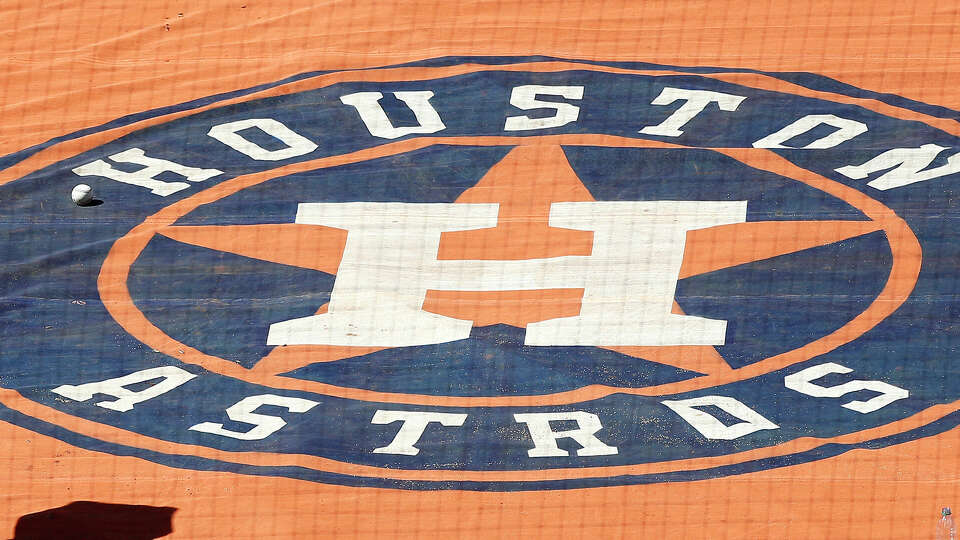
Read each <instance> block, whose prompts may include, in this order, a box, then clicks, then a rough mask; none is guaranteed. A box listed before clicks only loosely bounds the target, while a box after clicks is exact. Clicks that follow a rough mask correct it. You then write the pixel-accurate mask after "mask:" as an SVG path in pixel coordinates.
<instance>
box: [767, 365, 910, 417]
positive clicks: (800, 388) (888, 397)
mask: <svg viewBox="0 0 960 540" xmlns="http://www.w3.org/2000/svg"><path fill="white" fill-rule="evenodd" d="M851 371H853V370H852V369H850V368H848V367H845V366H841V365H840V364H834V363H833V362H828V363H826V364H820V365H818V366H813V367H808V368H807V369H804V370H802V371H798V372H797V373H794V374H793V375H787V376H786V377H784V378H783V384H784V385H785V386H786V387H787V388H789V389H791V390H796V391H797V392H800V393H801V394H806V395H808V396H813V397H826V398H838V397H840V396H843V395H845V394H849V393H850V392H857V391H860V390H872V391H874V392H879V393H880V395H879V396H875V397H873V398H871V399H869V400H867V401H851V402H849V403H844V404H843V405H841V407H845V408H847V409H850V410H852V411H857V412H858V413H863V414H867V413H871V412H873V411H876V410H878V409H881V408H883V407H886V406H887V405H889V404H891V403H893V402H894V401H897V400H898V399H904V398H906V397H908V396H909V395H910V392H908V391H907V390H904V389H903V388H899V387H896V386H893V385H892V384H887V383H885V382H882V381H862V380H855V381H849V382H845V383H843V384H838V385H837V386H829V387H826V386H820V385H817V384H813V382H811V381H814V380H816V379H819V378H820V377H823V376H824V375H827V374H830V373H850V372H851Z"/></svg>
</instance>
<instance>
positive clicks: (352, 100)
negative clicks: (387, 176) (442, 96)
mask: <svg viewBox="0 0 960 540" xmlns="http://www.w3.org/2000/svg"><path fill="white" fill-rule="evenodd" d="M393 95H394V96H395V97H396V98H397V99H399V100H400V101H402V102H404V103H406V104H407V107H410V110H411V111H413V114H414V116H415V117H416V119H417V124H418V125H416V126H410V127H394V126H393V123H392V122H390V119H389V118H387V113H386V112H384V110H383V106H382V105H380V100H381V99H383V94H381V93H380V92H357V93H355V94H347V95H345V96H341V97H340V101H341V102H343V103H344V104H345V105H350V106H352V107H354V108H356V109H357V112H358V113H360V120H363V124H364V125H365V126H367V131H369V132H370V134H371V135H373V136H374V137H380V138H383V139H396V138H398V137H403V136H404V135H410V134H412V133H436V132H438V131H441V130H443V129H445V128H446V126H444V125H443V121H442V120H440V115H439V114H437V110H436V109H434V108H433V105H431V104H430V98H432V97H433V92H431V91H429V90H426V91H421V92H394V93H393Z"/></svg>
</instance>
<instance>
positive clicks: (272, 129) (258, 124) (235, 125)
mask: <svg viewBox="0 0 960 540" xmlns="http://www.w3.org/2000/svg"><path fill="white" fill-rule="evenodd" d="M250 128H257V129H259V130H260V131H262V132H264V133H266V134H267V135H270V136H271V137H273V138H274V139H277V140H278V141H280V142H282V143H283V144H285V145H287V147H286V148H282V149H280V150H267V149H266V148H264V147H262V146H260V145H259V144H257V143H255V142H252V141H249V140H247V139H246V138H245V137H244V136H243V135H240V133H239V132H240V131H243V130H245V129H250ZM207 135H209V136H211V137H213V138H214V139H216V140H218V141H220V142H222V143H223V144H225V145H227V146H229V147H230V148H233V149H234V150H236V151H237V152H240V153H241V154H245V155H247V156H249V157H252V158H253V159H256V160H259V161H280V160H282V159H290V158H292V157H297V156H302V155H304V154H309V153H310V152H313V151H314V150H316V149H317V145H316V144H314V143H313V142H312V141H310V140H309V139H307V138H306V137H303V136H302V135H300V134H298V133H296V132H294V131H293V130H291V129H290V128H288V127H287V126H285V125H283V124H282V123H280V122H278V121H276V120H274V119H272V118H250V119H247V120H238V121H236V122H228V123H226V124H219V125H216V126H213V127H212V128H210V131H208V132H207Z"/></svg>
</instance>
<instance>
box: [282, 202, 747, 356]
mask: <svg viewBox="0 0 960 540" xmlns="http://www.w3.org/2000/svg"><path fill="white" fill-rule="evenodd" d="M746 209H747V203H746V201H732V202H721V201H595V202H560V203H554V204H553V205H551V207H550V220H549V223H550V226H551V227H562V228H568V229H578V230H585V231H593V233H594V234H593V250H592V253H591V254H590V255H589V256H564V257H550V258H543V259H527V260H508V261H493V260H437V253H438V250H439V246H440V235H441V233H443V232H445V231H464V230H472V229H484V228H490V227H495V226H496V225H497V214H498V210H499V205H497V204H464V203H452V204H450V203H422V204H421V203H370V202H354V203H303V204H300V206H299V209H298V212H297V218H296V222H297V223H303V224H312V225H324V226H327V227H336V228H340V229H346V230H347V231H348V234H347V241H346V245H345V247H344V251H343V258H342V260H341V262H340V267H339V269H338V270H337V277H336V281H335V282H334V286H333V291H332V292H331V294H330V302H329V304H328V306H327V307H328V309H327V312H326V313H323V314H319V315H312V316H309V317H302V318H299V319H291V320H288V321H283V322H278V323H275V324H272V325H271V326H270V332H269V335H268V337H267V344H268V345H346V346H366V347H404V346H414V345H428V344H434V343H445V342H449V341H455V340H459V339H465V338H467V337H469V336H470V329H471V328H472V327H473V321H469V320H461V319H454V318H451V317H445V316H443V315H438V314H435V313H430V312H427V311H424V310H423V302H424V299H425V297H426V294H427V290H428V289H433V290H446V291H514V290H535V289H558V288H582V289H584V293H583V299H582V301H581V308H580V314H579V315H577V316H574V317H564V318H558V319H550V320H546V321H541V322H535V323H530V324H528V325H527V330H526V338H525V341H524V343H525V344H526V345H540V346H551V345H568V346H573V345H590V346H658V345H722V344H723V343H724V337H725V332H726V321H723V320H715V319H707V318H704V317H694V316H688V315H678V314H674V313H671V311H672V308H673V300H674V295H675V293H676V287H677V280H678V279H679V273H680V266H681V264H682V263H683V250H684V243H685V240H686V233H687V231H689V230H693V229H701V228H706V227H712V226H716V225H726V224H731V223H741V222H744V221H746Z"/></svg>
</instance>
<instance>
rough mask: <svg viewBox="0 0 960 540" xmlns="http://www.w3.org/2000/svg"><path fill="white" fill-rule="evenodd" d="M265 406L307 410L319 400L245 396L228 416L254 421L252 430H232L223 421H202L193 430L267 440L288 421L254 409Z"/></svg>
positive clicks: (238, 419) (241, 420)
mask: <svg viewBox="0 0 960 540" xmlns="http://www.w3.org/2000/svg"><path fill="white" fill-rule="evenodd" d="M261 405H275V406H277V407H283V408H285V409H287V410H288V411H290V412H294V413H303V412H307V411H309V410H310V409H312V408H313V407H314V406H316V405H317V402H316V401H310V400H309V399H302V398H295V397H285V396H276V395H273V394H263V395H259V396H250V397H245V398H243V399H241V400H240V401H238V402H237V403H235V404H233V405H231V406H230V407H229V408H228V409H227V418H229V419H231V420H233V421H234V422H243V423H245V424H252V425H253V427H252V428H250V429H249V430H247V431H232V430H229V429H224V428H223V424H215V423H213V422H202V423H200V424H197V425H195V426H191V427H190V429H191V430H192V431H200V432H202V433H211V434H213V435H222V436H224V437H230V438H233V439H240V440H242V441H258V440H261V439H266V438H267V437H269V436H270V435H272V434H274V433H276V432H277V431H278V430H279V429H280V428H282V427H283V426H285V425H287V423H286V422H285V421H284V420H283V418H280V417H278V416H269V415H266V414H256V413H254V412H253V411H255V410H257V409H258V408H259V407H260V406H261Z"/></svg>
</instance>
